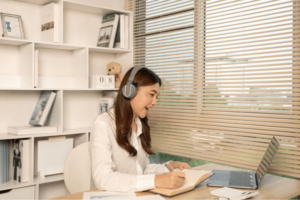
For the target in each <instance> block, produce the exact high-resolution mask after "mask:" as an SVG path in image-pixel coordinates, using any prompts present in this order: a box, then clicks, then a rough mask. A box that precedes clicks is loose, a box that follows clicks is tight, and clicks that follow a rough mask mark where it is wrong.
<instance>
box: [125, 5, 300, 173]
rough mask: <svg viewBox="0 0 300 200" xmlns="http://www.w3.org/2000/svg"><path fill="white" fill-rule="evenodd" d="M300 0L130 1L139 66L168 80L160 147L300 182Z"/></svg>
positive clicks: (157, 128)
mask: <svg viewBox="0 0 300 200" xmlns="http://www.w3.org/2000/svg"><path fill="white" fill-rule="evenodd" d="M299 4H300V2H298V0H276V1H274V0H258V1H255V0H222V1H217V0H202V1H198V0H195V1H190V0H139V1H137V0H127V2H126V6H127V9H128V10H132V11H133V12H134V14H135V19H134V63H135V65H144V66H146V67H148V68H150V69H151V70H153V71H155V72H156V73H157V74H158V75H159V76H160V77H161V79H162V80H163V87H162V88H161V94H160V96H159V99H158V104H157V105H156V106H155V108H154V109H153V110H152V111H151V112H150V113H149V121H150V126H151V137H152V145H153V149H154V150H156V151H159V152H164V153H169V154H174V155H180V156H185V157H190V158H196V159H201V160H207V161H211V162H215V163H221V164H226V165H231V166H238V167H244V168H248V169H253V170H255V169H256V168H257V166H258V164H259V162H260V160H261V158H262V155H263V153H264V151H265V149H266V148H267V144H268V142H269V140H270V138H271V137H272V136H276V138H277V139H278V141H279V143H280V145H281V146H280V149H279V150H278V153H277V154H276V157H275V158H274V160H273V162H272V165H271V166H270V169H269V172H271V173H276V174H281V175H288V176H292V177H297V178H300V133H299V117H300V115H299V109H300V107H299V105H300V102H299V100H300V98H299V96H300V90H299V83H300V79H299V76H300V74H299V73H300V71H299V69H300V63H299V61H300V57H299V55H300V50H299V49H300V43H299V41H300V28H299V27H300V20H299V19H300V18H299V16H300V5H299Z"/></svg>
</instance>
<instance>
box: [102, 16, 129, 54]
mask: <svg viewBox="0 0 300 200" xmlns="http://www.w3.org/2000/svg"><path fill="white" fill-rule="evenodd" d="M97 46H98V47H109V48H120V49H129V16H128V15H125V14H115V13H113V14H108V15H105V16H103V18H102V24H101V28H100V31H99V36H98V42H97Z"/></svg>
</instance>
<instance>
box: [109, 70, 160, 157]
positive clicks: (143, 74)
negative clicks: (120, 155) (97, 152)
mask: <svg viewBox="0 0 300 200" xmlns="http://www.w3.org/2000/svg"><path fill="white" fill-rule="evenodd" d="M132 69H133V68H131V69H130V70H129V71H128V72H127V73H126V74H125V76H124V78H123V80H122V82H121V85H120V88H119V92H118V95H117V99H116V102H115V122H116V140H117V143H118V144H119V145H120V146H121V147H122V148H123V149H124V150H126V151H127V152H128V153H129V155H130V156H132V157H134V156H136V155H137V150H136V149H135V148H134V147H133V146H132V145H131V144H130V138H131V133H132V128H131V124H132V119H133V110H132V108H131V105H130V99H127V98H125V97H124V96H123V94H122V88H123V87H124V86H125V85H126V84H127V82H128V79H129V76H130V73H131V71H132ZM156 83H158V84H159V86H161V79H160V78H159V77H158V76H157V75H156V74H155V73H154V72H153V71H151V70H150V69H148V68H145V67H144V68H142V69H140V70H139V71H138V72H137V74H136V75H135V77H134V81H133V84H134V85H135V86H136V87H137V90H138V89H139V88H140V87H141V86H150V85H154V84H156ZM140 120H141V123H142V126H143V128H142V132H143V134H141V135H140V138H141V143H142V147H143V149H144V150H145V152H146V153H147V154H149V155H154V152H153V151H152V150H151V137H150V127H149V125H148V117H147V116H146V117H145V118H143V119H141V118H140Z"/></svg>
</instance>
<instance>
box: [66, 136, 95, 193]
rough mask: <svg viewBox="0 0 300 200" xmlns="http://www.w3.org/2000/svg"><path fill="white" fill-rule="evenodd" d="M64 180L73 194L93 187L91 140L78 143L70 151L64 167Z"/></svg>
mask: <svg viewBox="0 0 300 200" xmlns="http://www.w3.org/2000/svg"><path fill="white" fill-rule="evenodd" d="M64 180H65V185H66V187H67V189H68V190H69V192H70V193H71V194H73V193H77V192H83V191H87V190H90V189H91V165H90V155H89V142H86V143H83V144H80V145H78V146H77V147H75V148H74V149H73V150H72V151H71V152H70V153H69V155H68V157H67V159H66V162H65V167H64Z"/></svg>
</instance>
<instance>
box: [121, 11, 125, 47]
mask: <svg viewBox="0 0 300 200" xmlns="http://www.w3.org/2000/svg"><path fill="white" fill-rule="evenodd" d="M120 48H121V49H124V48H125V15H123V14H122V15H120Z"/></svg>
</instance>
